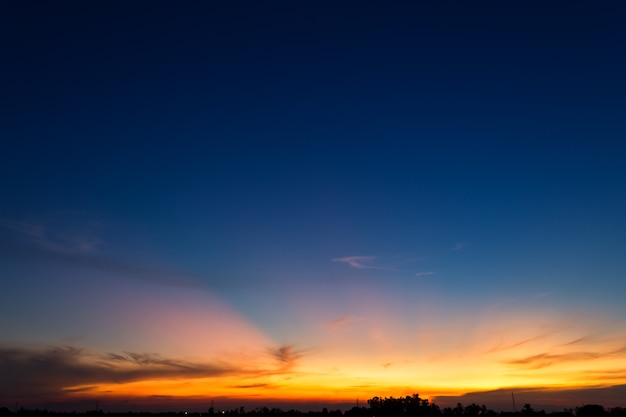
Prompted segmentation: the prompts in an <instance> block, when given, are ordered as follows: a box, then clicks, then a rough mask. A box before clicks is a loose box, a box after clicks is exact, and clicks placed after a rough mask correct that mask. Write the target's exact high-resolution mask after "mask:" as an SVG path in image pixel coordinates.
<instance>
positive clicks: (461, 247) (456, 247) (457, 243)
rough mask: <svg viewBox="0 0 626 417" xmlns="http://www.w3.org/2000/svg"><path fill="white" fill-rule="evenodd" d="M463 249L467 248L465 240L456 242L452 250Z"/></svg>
mask: <svg viewBox="0 0 626 417" xmlns="http://www.w3.org/2000/svg"><path fill="white" fill-rule="evenodd" d="M461 249H465V243H463V242H456V243H455V244H454V246H453V247H452V250H461Z"/></svg>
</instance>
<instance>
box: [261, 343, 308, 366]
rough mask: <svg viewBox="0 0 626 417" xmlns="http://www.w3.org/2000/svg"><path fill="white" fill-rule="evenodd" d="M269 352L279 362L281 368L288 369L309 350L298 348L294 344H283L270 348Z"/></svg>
mask: <svg viewBox="0 0 626 417" xmlns="http://www.w3.org/2000/svg"><path fill="white" fill-rule="evenodd" d="M269 353H270V355H271V356H272V357H273V358H274V359H276V360H277V361H278V362H279V364H280V369H281V370H287V369H291V368H293V367H294V366H295V365H296V363H297V361H298V360H299V359H300V358H302V357H303V356H304V355H306V354H307V353H308V351H307V350H297V349H296V348H295V346H294V345H283V346H279V347H277V348H272V349H270V350H269Z"/></svg>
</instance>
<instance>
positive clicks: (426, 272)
mask: <svg viewBox="0 0 626 417" xmlns="http://www.w3.org/2000/svg"><path fill="white" fill-rule="evenodd" d="M433 274H434V272H433V271H423V272H417V273H416V274H415V276H416V277H424V276H428V275H433Z"/></svg>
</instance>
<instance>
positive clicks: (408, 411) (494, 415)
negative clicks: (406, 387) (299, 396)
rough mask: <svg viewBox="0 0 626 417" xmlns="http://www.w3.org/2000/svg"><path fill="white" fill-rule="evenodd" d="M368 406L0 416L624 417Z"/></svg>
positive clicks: (11, 413) (380, 401) (527, 408)
mask: <svg viewBox="0 0 626 417" xmlns="http://www.w3.org/2000/svg"><path fill="white" fill-rule="evenodd" d="M367 403H368V407H353V408H351V409H349V410H347V411H341V410H332V411H329V410H328V409H326V408H324V409H323V410H322V411H298V410H294V409H291V410H288V411H285V410H282V409H280V408H271V409H270V408H267V407H260V408H255V409H254V410H250V411H246V410H245V409H244V407H239V408H234V409H231V410H219V411H216V410H214V409H213V408H209V409H208V410H207V411H206V412H203V413H199V412H192V413H187V412H162V413H150V412H115V413H105V412H104V411H102V410H91V411H87V412H82V413H81V412H71V413H70V412H56V411H48V410H39V409H35V410H28V409H24V408H20V409H19V410H10V409H9V408H7V407H0V417H106V416H110V417H243V416H245V417H626V408H622V407H614V408H609V409H606V408H604V407H603V406H601V405H597V404H588V405H583V406H581V407H576V408H573V409H564V410H562V411H552V412H549V413H548V412H546V411H544V410H535V409H534V408H532V407H531V405H530V404H525V405H524V406H523V407H521V409H520V410H518V411H515V412H510V411H494V410H490V409H488V408H487V407H486V406H485V405H478V404H470V405H466V406H464V405H463V404H461V403H458V404H457V405H456V407H445V408H440V407H439V406H438V405H436V404H435V403H432V402H430V401H429V400H427V399H423V398H420V396H419V395H418V394H414V395H413V396H406V397H397V398H394V397H384V398H382V397H374V398H371V399H369V400H368V401H367Z"/></svg>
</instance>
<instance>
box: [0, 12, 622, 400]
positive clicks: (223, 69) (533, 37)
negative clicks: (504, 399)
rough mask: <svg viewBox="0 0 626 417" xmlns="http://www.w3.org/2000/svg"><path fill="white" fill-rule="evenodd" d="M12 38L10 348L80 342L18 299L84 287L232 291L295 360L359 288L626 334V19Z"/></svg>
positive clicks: (480, 16) (150, 29)
mask: <svg viewBox="0 0 626 417" xmlns="http://www.w3.org/2000/svg"><path fill="white" fill-rule="evenodd" d="M0 16H1V17H0V19H1V24H0V27H1V29H0V39H1V42H2V44H1V45H0V46H1V53H2V66H1V74H2V81H1V85H2V97H3V100H2V110H1V112H0V126H1V131H0V136H1V137H2V143H3V145H2V152H1V153H0V186H1V189H2V195H3V197H2V199H1V204H0V221H1V222H2V223H1V224H0V226H1V230H0V249H1V250H2V252H1V255H2V257H1V258H0V262H1V263H0V266H1V267H2V270H0V272H1V273H2V275H3V276H5V277H7V280H8V281H11V291H14V292H13V293H12V294H13V300H14V301H12V302H11V303H9V305H7V306H5V307H3V308H4V309H6V311H7V312H8V314H10V315H15V317H19V319H18V318H16V320H14V321H12V322H11V323H7V322H5V323H4V326H6V329H5V330H6V331H7V332H8V333H5V334H9V336H8V337H7V341H9V342H14V343H21V342H23V341H24V340H28V341H32V340H35V341H40V342H41V341H47V340H48V338H49V337H51V336H50V335H49V332H50V329H51V328H53V329H59V332H60V334H61V333H63V332H64V329H63V320H61V319H59V322H58V323H56V324H53V325H51V326H50V327H48V328H47V329H46V332H45V335H46V336H45V337H44V336H41V337H39V336H38V332H40V331H42V330H41V328H40V327H41V326H40V325H39V324H37V322H36V321H33V320H34V319H32V318H29V317H26V316H24V317H22V316H20V315H19V314H18V313H17V311H19V306H20V301H21V300H22V298H21V297H26V294H31V295H32V296H33V297H35V298H39V297H40V296H41V298H43V294H45V295H46V296H49V295H50V293H49V292H48V291H52V293H53V294H57V293H58V294H57V295H56V296H52V297H49V298H48V301H49V302H51V303H52V304H51V305H54V303H57V302H58V303H63V302H64V300H65V298H64V297H66V295H63V294H67V293H66V292H65V290H66V288H67V286H73V288H74V290H75V291H76V294H82V292H81V291H79V290H77V289H76V288H77V287H75V286H74V285H75V284H76V283H75V282H74V281H73V280H75V279H76V280H81V279H82V278H79V277H83V276H84V275H85V274H87V275H90V274H91V275H93V276H98V277H100V278H98V279H99V280H102V282H108V281H110V280H115V279H121V278H120V277H122V278H124V277H126V278H128V279H130V280H131V281H132V280H136V279H137V278H138V281H139V282H145V283H152V284H155V283H156V284H157V285H165V286H166V287H167V286H168V285H180V286H186V285H192V286H194V288H196V287H197V288H200V289H199V290H198V291H211V292H212V293H214V294H216V296H217V297H219V298H221V299H222V300H224V302H226V303H228V304H229V305H231V306H233V308H234V309H235V310H237V311H239V312H240V313H241V314H242V315H243V316H245V317H246V318H247V319H248V320H250V321H251V322H253V323H254V324H255V325H256V326H258V327H259V328H261V329H263V331H264V332H265V333H266V334H268V335H270V336H271V337H273V338H274V339H275V340H280V341H284V342H285V343H287V342H289V343H296V342H291V339H296V340H299V339H298V337H299V336H298V334H299V333H298V332H295V333H294V331H295V330H294V328H298V327H300V328H301V327H302V325H301V324H300V323H298V324H294V323H288V321H287V318H288V317H293V316H292V315H291V314H292V313H290V311H291V310H290V309H292V308H294V307H293V305H297V304H298V301H293V300H301V299H302V298H305V299H306V296H307V295H310V296H311V297H317V296H320V297H327V299H326V301H325V304H324V307H323V308H322V307H320V309H323V310H324V311H326V312H328V315H329V317H326V318H327V319H328V320H331V319H332V317H330V316H333V315H335V316H342V315H345V316H349V315H350V314H353V313H351V312H350V311H349V309H350V306H351V304H350V303H349V302H346V298H345V297H346V295H349V294H351V293H352V292H353V291H354V288H360V289H363V288H366V289H368V290H371V291H374V292H376V291H380V292H381V293H384V294H386V295H387V296H388V297H389V299H396V300H398V302H399V305H406V306H410V305H411V303H412V301H411V300H414V299H415V298H414V297H418V294H424V291H431V293H429V294H430V295H429V297H430V298H431V299H438V300H442V301H441V302H442V303H448V302H449V303H450V306H449V309H450V311H452V310H454V311H457V309H458V311H459V312H460V313H459V314H467V315H468V316H471V315H472V314H473V313H475V310H474V307H472V305H473V304H472V303H471V302H470V301H468V300H474V301H476V302H477V303H478V304H480V305H492V304H493V303H494V302H497V303H503V305H509V304H512V305H518V304H519V305H525V304H526V303H527V301H528V300H531V299H532V300H535V301H533V303H534V302H536V301H537V300H538V299H541V300H548V301H546V305H547V306H550V308H551V309H555V311H563V312H567V311H569V310H568V309H569V308H570V307H572V308H573V307H576V308H581V309H588V310H589V311H602V312H605V313H606V314H607V315H609V316H610V317H611V318H612V320H617V321H618V322H620V320H621V322H622V323H623V320H624V319H625V318H626V310H625V309H624V307H623V305H622V301H623V300H621V299H622V298H623V296H622V295H623V294H624V290H625V289H626V287H624V274H625V273H626V261H625V259H626V258H625V257H624V253H625V252H626V240H625V238H624V236H625V235H626V220H624V219H625V216H624V213H626V164H625V163H624V159H625V157H626V124H625V123H624V115H625V114H626V100H625V99H624V97H626V78H625V77H624V74H626V54H624V45H625V44H626V29H625V25H624V21H626V20H625V19H626V5H625V4H623V2H619V1H598V2H560V1H555V2H547V1H541V2H540V1H537V2H534V1H531V2H528V1H525V2H508V1H507V2H471V3H468V2H441V1H437V2H435V1H433V2H395V1H394V2H311V1H298V2H269V3H263V2H226V1H224V2H200V1H189V2H160V1H135V2H106V3H105V2H63V1H62V2H18V1H6V2H4V3H3V4H2V5H1V6H0ZM91 275H90V276H91ZM52 276H54V277H57V278H58V279H59V280H60V281H58V285H56V284H55V282H57V281H55V280H56V279H57V278H54V279H52V278H51V277H52ZM68 277H73V278H68ZM124 279H125V278H124ZM66 280H69V281H66ZM44 282H45V283H46V284H45V285H44ZM90 282H91V281H90ZM99 282H101V281H98V280H95V281H94V282H92V283H91V284H89V285H87V284H84V285H85V291H86V292H87V293H89V292H90V291H91V290H92V289H93V288H100V287H99V286H100V284H99ZM190 283H193V284H190ZM40 285H42V286H43V287H40ZM48 286H50V288H52V289H50V288H48ZM44 287H45V288H46V289H45V290H44V289H42V288H44ZM55 288H56V289H55ZM55 291H56V292H55ZM96 291H97V290H96ZM107 291H108V290H107ZM105 292H106V291H105ZM76 294H75V295H76ZM55 297H56V298H55ZM50 300H52V301H50ZM54 300H56V301H54ZM503 300H508V301H503ZM292 304H293V305H292ZM277 305H282V306H284V308H277V307H276V306H277ZM498 305H500V304H498ZM465 307H467V308H468V310H465V311H464V310H463V308H465ZM50 308H51V309H53V307H50ZM407 308H408V307H407ZM561 309H562V310H561ZM551 311H552V310H551ZM585 311H587V310H585ZM405 313H406V312H405ZM354 314H357V313H354ZM398 314H401V313H398ZM407 314H408V313H407ZM603 314H604V313H603ZM324 317H325V316H324ZM296 322H297V320H296ZM16 323H19V325H18V324H16ZM19 326H21V329H22V330H20V335H17V334H12V333H11V332H15V331H16V330H15V329H16V328H17V327H19ZM42 334H44V333H42ZM25 335H26V336H25ZM59 337H60V336H59ZM85 337H86V339H84V340H83V342H82V343H84V344H86V345H89V344H90V343H91V344H92V345H97V344H98V343H97V342H94V341H93V340H91V339H89V337H87V336H85ZM40 339H41V340H40ZM44 339H45V340H44ZM301 343H305V342H301ZM120 346H121V348H123V343H122V342H121V341H120ZM625 380H626V377H625ZM492 388H493V387H492Z"/></svg>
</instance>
